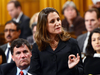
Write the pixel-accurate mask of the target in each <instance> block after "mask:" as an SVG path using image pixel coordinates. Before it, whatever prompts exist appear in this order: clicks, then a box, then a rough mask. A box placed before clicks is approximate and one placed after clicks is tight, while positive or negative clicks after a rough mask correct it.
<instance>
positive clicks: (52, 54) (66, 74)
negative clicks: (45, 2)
mask: <svg viewBox="0 0 100 75" xmlns="http://www.w3.org/2000/svg"><path fill="white" fill-rule="evenodd" d="M35 41H36V43H35V44H34V45H33V49H32V58H31V63H30V69H29V75H30V74H32V75H79V74H80V73H82V71H83V68H82V62H81V60H80V56H79V55H80V51H79V47H78V45H77V43H76V41H75V40H74V39H72V38H71V37H70V35H69V34H68V33H67V32H65V31H64V30H63V29H62V27H61V20H60V17H59V13H58V12H57V11H56V10H55V9H54V8H49V7H48V8H45V9H43V10H42V11H41V12H40V13H39V17H38V23H37V30H36V33H35ZM68 58H69V60H68Z"/></svg>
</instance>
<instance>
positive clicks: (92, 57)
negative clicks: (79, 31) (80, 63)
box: [84, 28, 100, 75]
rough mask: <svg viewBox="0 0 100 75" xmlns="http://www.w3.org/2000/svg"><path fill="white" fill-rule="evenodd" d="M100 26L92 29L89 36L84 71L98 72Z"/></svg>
mask: <svg viewBox="0 0 100 75" xmlns="http://www.w3.org/2000/svg"><path fill="white" fill-rule="evenodd" d="M99 65H100V28H96V29H95V30H93V31H92V32H91V34H90V36H89V40H88V45H87V50H86V59H85V61H84V73H85V74H86V75H87V74H94V75H96V74H100V66H99Z"/></svg>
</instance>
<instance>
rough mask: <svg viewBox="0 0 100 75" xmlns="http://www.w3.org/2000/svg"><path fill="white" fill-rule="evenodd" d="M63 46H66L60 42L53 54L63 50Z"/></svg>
mask: <svg viewBox="0 0 100 75" xmlns="http://www.w3.org/2000/svg"><path fill="white" fill-rule="evenodd" d="M65 46H66V42H64V41H61V40H60V41H59V44H58V47H57V48H56V50H55V52H58V51H60V50H62V48H64V47H65Z"/></svg>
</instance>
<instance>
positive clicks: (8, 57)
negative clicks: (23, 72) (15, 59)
mask: <svg viewBox="0 0 100 75" xmlns="http://www.w3.org/2000/svg"><path fill="white" fill-rule="evenodd" d="M9 51H10V47H9V48H8V52H7V56H6V58H7V60H8V58H9Z"/></svg>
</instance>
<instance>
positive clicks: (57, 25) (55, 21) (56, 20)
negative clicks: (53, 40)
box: [47, 12, 62, 35]
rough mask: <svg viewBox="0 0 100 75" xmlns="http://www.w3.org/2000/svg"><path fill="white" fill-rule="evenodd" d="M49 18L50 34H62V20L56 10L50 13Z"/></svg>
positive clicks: (48, 27) (48, 28)
mask: <svg viewBox="0 0 100 75" xmlns="http://www.w3.org/2000/svg"><path fill="white" fill-rule="evenodd" d="M47 20H48V22H47V30H48V32H49V35H55V34H60V33H61V32H62V29H61V20H60V17H59V15H58V14H57V13H56V12H51V13H49V14H48V17H47Z"/></svg>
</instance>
